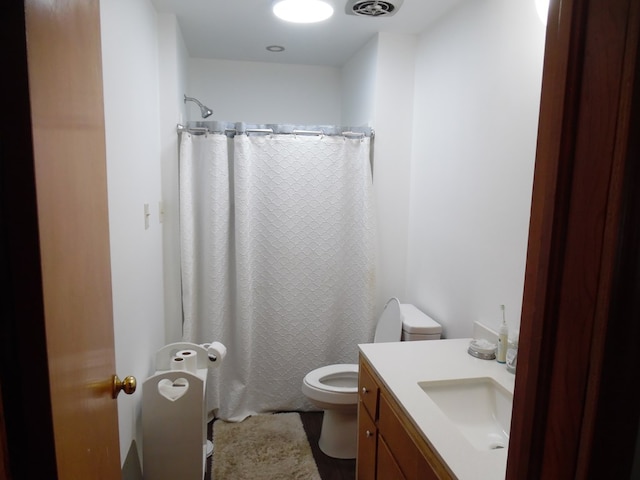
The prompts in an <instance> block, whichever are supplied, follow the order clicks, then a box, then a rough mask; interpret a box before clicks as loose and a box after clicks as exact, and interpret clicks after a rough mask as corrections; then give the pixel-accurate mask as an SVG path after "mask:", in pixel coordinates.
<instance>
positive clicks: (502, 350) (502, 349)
mask: <svg viewBox="0 0 640 480" xmlns="http://www.w3.org/2000/svg"><path fill="white" fill-rule="evenodd" d="M500 309H501V310H502V325H500V329H499V330H498V351H497V352H496V360H497V361H498V362H499V363H505V362H506V361H507V348H508V347H509V327H508V326H507V319H506V314H505V311H504V305H500Z"/></svg>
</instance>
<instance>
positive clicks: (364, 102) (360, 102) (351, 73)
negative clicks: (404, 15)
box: [340, 35, 378, 127]
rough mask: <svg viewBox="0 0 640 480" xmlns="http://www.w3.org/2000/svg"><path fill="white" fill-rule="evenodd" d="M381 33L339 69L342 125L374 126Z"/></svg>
mask: <svg viewBox="0 0 640 480" xmlns="http://www.w3.org/2000/svg"><path fill="white" fill-rule="evenodd" d="M377 65H378V36H377V35H376V36H375V37H374V38H372V39H371V40H370V41H369V42H367V44H366V45H365V46H364V47H362V48H361V49H360V50H359V51H358V52H356V54H355V55H354V56H353V57H351V58H350V59H349V60H348V61H347V63H345V64H344V65H343V66H342V68H341V69H340V80H341V83H340V90H341V98H342V104H341V118H342V121H341V122H340V123H341V125H345V126H358V127H362V126H372V125H373V119H374V116H375V112H374V108H375V98H376V97H375V94H376V81H377V79H376V68H377Z"/></svg>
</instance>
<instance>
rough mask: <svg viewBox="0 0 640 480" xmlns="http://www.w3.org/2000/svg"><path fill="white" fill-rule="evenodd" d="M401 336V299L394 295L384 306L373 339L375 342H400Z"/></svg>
mask: <svg viewBox="0 0 640 480" xmlns="http://www.w3.org/2000/svg"><path fill="white" fill-rule="evenodd" d="M401 336H402V315H401V313H400V300H398V299H397V298H395V297H393V298H391V299H390V300H389V301H388V302H387V304H386V305H385V306H384V310H383V311H382V315H380V319H379V320H378V326H377V327H376V334H375V336H374V337H373V341H374V343H384V342H399V341H400V337H401Z"/></svg>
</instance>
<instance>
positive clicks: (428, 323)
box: [400, 303, 442, 334]
mask: <svg viewBox="0 0 640 480" xmlns="http://www.w3.org/2000/svg"><path fill="white" fill-rule="evenodd" d="M400 312H401V313H402V329H403V330H404V331H405V332H407V333H423V334H436V333H442V325H440V324H439V323H438V322H436V321H435V320H434V319H433V318H431V317H430V316H429V315H427V314H426V313H424V312H422V311H420V310H419V309H418V308H416V306H415V305H412V304H410V303H401V304H400Z"/></svg>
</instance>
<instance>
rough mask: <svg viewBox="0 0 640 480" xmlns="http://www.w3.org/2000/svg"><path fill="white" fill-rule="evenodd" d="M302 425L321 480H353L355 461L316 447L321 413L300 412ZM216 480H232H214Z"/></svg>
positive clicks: (207, 479)
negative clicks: (331, 455)
mask: <svg viewBox="0 0 640 480" xmlns="http://www.w3.org/2000/svg"><path fill="white" fill-rule="evenodd" d="M300 419H301V420H302V425H303V426H304V430H305V432H306V434H307V438H308V439H309V445H310V446H311V452H312V453H313V458H314V459H315V461H316V465H317V466H318V472H320V477H321V478H322V480H354V479H355V478H356V461H355V460H341V459H337V458H331V457H328V456H327V455H325V454H324V453H322V451H320V448H319V447H318V438H320V429H321V427H322V412H300ZM207 434H208V438H211V437H212V435H213V422H211V423H209V428H208V432H207ZM211 460H212V458H211V457H209V458H208V460H207V473H206V474H205V477H204V480H212V479H211V471H212V464H211ZM216 480H233V479H216Z"/></svg>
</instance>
